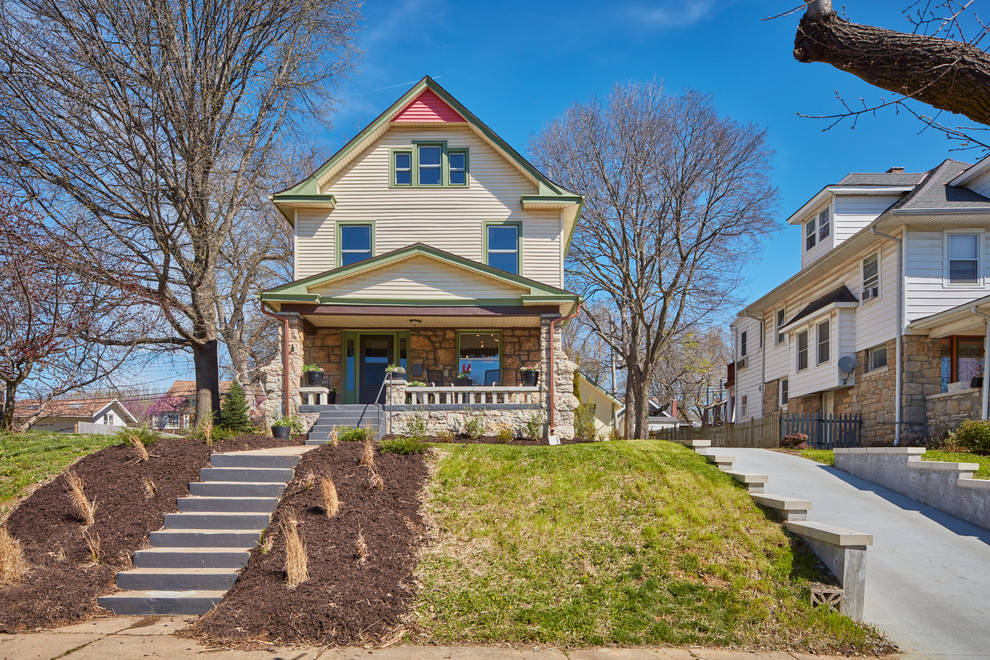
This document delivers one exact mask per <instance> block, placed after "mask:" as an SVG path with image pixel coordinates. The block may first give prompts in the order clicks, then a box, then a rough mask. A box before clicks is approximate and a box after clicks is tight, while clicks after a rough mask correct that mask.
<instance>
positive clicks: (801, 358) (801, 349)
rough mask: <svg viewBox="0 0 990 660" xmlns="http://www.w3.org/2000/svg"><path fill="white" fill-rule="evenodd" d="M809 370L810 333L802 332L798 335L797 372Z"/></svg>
mask: <svg viewBox="0 0 990 660" xmlns="http://www.w3.org/2000/svg"><path fill="white" fill-rule="evenodd" d="M807 368H808V331H807V330H802V331H801V332H799V333H798V334H797V370H798V371H804V370H805V369H807Z"/></svg>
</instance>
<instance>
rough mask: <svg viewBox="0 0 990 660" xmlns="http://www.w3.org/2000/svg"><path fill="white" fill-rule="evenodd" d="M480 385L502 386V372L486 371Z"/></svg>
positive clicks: (495, 370)
mask: <svg viewBox="0 0 990 660" xmlns="http://www.w3.org/2000/svg"><path fill="white" fill-rule="evenodd" d="M481 384H482V385H501V384H502V370H501V369H488V370H487V371H485V380H483V381H481Z"/></svg>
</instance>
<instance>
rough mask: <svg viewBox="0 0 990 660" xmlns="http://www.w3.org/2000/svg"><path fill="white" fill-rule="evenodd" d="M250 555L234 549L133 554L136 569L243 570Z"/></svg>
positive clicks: (158, 549) (196, 549)
mask: <svg viewBox="0 0 990 660" xmlns="http://www.w3.org/2000/svg"><path fill="white" fill-rule="evenodd" d="M250 556H251V553H250V552H249V551H248V550H243V549H236V548H151V549H149V550H138V551H136V552H135V553H134V565H135V566H136V567H137V568H234V569H239V568H243V567H244V565H245V564H247V561H248V557H250Z"/></svg>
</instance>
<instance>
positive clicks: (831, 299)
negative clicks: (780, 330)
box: [783, 285, 859, 328]
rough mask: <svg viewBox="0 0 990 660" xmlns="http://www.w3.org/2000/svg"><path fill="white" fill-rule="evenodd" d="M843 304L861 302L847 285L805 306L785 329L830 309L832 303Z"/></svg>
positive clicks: (786, 324)
mask: <svg viewBox="0 0 990 660" xmlns="http://www.w3.org/2000/svg"><path fill="white" fill-rule="evenodd" d="M842 302H847V303H855V302H859V301H858V300H857V299H856V296H854V295H853V293H852V291H850V290H849V288H848V287H846V286H845V285H842V286H840V287H839V288H838V289H833V290H832V291H829V292H828V293H826V294H825V295H824V296H822V297H821V298H818V299H816V300H813V301H812V302H810V303H808V304H807V305H805V306H804V309H802V310H801V311H800V312H798V313H797V314H796V315H795V316H794V318H792V319H791V320H790V321H788V322H787V323H785V324H784V326H783V327H785V328H786V327H788V326H790V325H794V324H795V323H797V322H798V321H800V320H801V319H803V318H807V317H809V316H811V315H812V314H814V313H815V312H817V311H818V310H820V309H824V308H825V307H828V306H829V305H831V304H832V303H842Z"/></svg>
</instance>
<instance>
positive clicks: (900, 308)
mask: <svg viewBox="0 0 990 660" xmlns="http://www.w3.org/2000/svg"><path fill="white" fill-rule="evenodd" d="M902 226H903V225H902ZM870 232H871V233H872V234H874V235H876V236H880V237H881V238H887V239H890V240H892V241H894V242H895V243H897V343H896V344H895V349H894V446H895V447H898V446H900V444H901V380H903V377H904V374H903V371H902V369H901V354H902V351H903V349H902V344H903V343H904V255H903V251H904V241H902V240H901V239H900V238H898V237H897V236H891V235H890V234H884V233H883V232H879V231H877V228H876V227H875V226H873V225H870ZM879 268H880V264H877V269H878V270H879Z"/></svg>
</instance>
